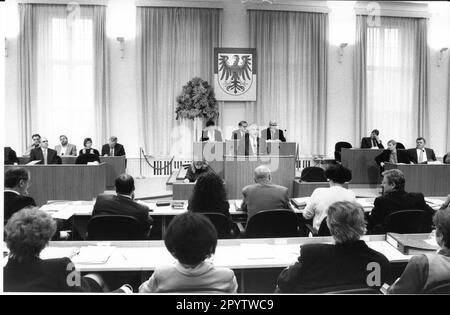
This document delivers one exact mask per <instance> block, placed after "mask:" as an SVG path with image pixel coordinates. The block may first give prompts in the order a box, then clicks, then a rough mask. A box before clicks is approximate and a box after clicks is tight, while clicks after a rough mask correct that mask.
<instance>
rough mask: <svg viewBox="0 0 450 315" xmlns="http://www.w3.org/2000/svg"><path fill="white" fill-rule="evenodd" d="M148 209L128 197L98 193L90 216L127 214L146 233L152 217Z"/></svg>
mask: <svg viewBox="0 0 450 315" xmlns="http://www.w3.org/2000/svg"><path fill="white" fill-rule="evenodd" d="M148 213H149V209H148V208H147V207H146V206H143V205H141V204H139V203H137V202H135V201H134V200H131V199H130V198H127V197H124V196H120V195H117V196H116V195H98V196H97V199H96V202H95V205H94V210H93V211H92V217H95V216H96V215H127V216H131V217H134V218H136V220H138V222H139V223H140V225H141V229H142V232H143V233H144V234H148V232H149V230H150V226H151V225H152V223H153V219H152V218H151V217H150V216H149V215H148Z"/></svg>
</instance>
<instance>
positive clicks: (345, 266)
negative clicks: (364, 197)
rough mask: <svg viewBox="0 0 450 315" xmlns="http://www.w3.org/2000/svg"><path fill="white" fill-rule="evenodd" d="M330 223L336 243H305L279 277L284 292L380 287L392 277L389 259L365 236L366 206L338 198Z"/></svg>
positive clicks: (333, 206)
mask: <svg viewBox="0 0 450 315" xmlns="http://www.w3.org/2000/svg"><path fill="white" fill-rule="evenodd" d="M326 220H327V221H326V222H327V225H328V228H329V230H330V232H331V235H332V236H333V238H334V240H335V244H305V245H302V246H301V247H300V256H299V258H298V262H297V263H295V264H294V265H292V266H291V267H289V268H286V269H285V270H283V271H282V272H281V274H280V276H279V277H278V281H277V285H278V290H279V291H281V292H283V293H293V292H296V293H308V292H316V293H318V292H331V291H337V290H342V289H350V288H353V289H354V288H369V287H370V288H374V289H378V288H379V287H381V285H382V284H383V283H385V282H386V281H388V280H389V277H390V267H389V261H388V259H387V258H386V257H385V256H384V255H383V254H381V253H379V252H377V251H375V250H373V249H371V248H370V247H369V246H367V244H366V243H365V242H364V241H363V240H361V239H360V238H361V236H363V235H364V233H365V231H366V222H365V220H364V210H363V208H362V207H361V205H359V204H358V203H355V202H348V201H344V202H336V203H333V204H332V205H331V206H330V207H329V209H328V216H327V219H326Z"/></svg>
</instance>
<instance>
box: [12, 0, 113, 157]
mask: <svg viewBox="0 0 450 315" xmlns="http://www.w3.org/2000/svg"><path fill="white" fill-rule="evenodd" d="M19 9H20V21H21V24H20V26H21V29H20V37H19V50H20V65H21V68H20V76H19V77H20V94H21V95H20V100H21V110H22V118H23V126H22V133H23V134H22V135H21V136H22V137H23V138H24V139H25V141H24V143H25V144H28V145H29V142H30V141H31V140H30V138H31V134H32V133H39V134H41V136H45V137H47V138H48V139H49V145H50V147H53V146H55V145H57V144H59V136H60V135H61V134H64V135H67V136H68V138H69V142H71V143H74V144H76V145H77V147H79V148H81V147H82V144H83V139H84V138H85V137H91V138H93V140H94V147H100V145H101V142H102V141H104V140H105V138H106V130H107V128H108V124H107V121H108V111H109V109H108V108H109V104H108V94H109V92H108V84H107V80H108V72H107V70H108V65H107V60H108V59H107V53H108V51H107V47H106V36H105V33H104V27H105V12H106V11H105V7H101V6H76V7H69V6H65V5H40V4H19Z"/></svg>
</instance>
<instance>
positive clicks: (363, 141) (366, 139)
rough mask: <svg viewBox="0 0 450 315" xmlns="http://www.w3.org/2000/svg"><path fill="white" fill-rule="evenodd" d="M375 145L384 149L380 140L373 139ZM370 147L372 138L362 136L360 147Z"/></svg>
mask: <svg viewBox="0 0 450 315" xmlns="http://www.w3.org/2000/svg"><path fill="white" fill-rule="evenodd" d="M375 142H376V145H377V147H378V149H384V146H383V145H382V144H381V142H378V141H377V140H375ZM370 148H372V138H371V137H364V138H362V139H361V149H370Z"/></svg>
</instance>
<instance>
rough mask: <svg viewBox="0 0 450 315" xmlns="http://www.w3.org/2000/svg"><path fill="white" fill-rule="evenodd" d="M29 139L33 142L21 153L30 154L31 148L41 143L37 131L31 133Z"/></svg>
mask: <svg viewBox="0 0 450 315" xmlns="http://www.w3.org/2000/svg"><path fill="white" fill-rule="evenodd" d="M31 139H33V143H32V144H31V145H30V146H28V147H27V150H26V151H25V153H24V154H23V155H24V156H30V153H31V150H33V149H36V148H39V147H40V145H41V136H40V135H39V134H38V133H35V134H34V135H32V136H31Z"/></svg>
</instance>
